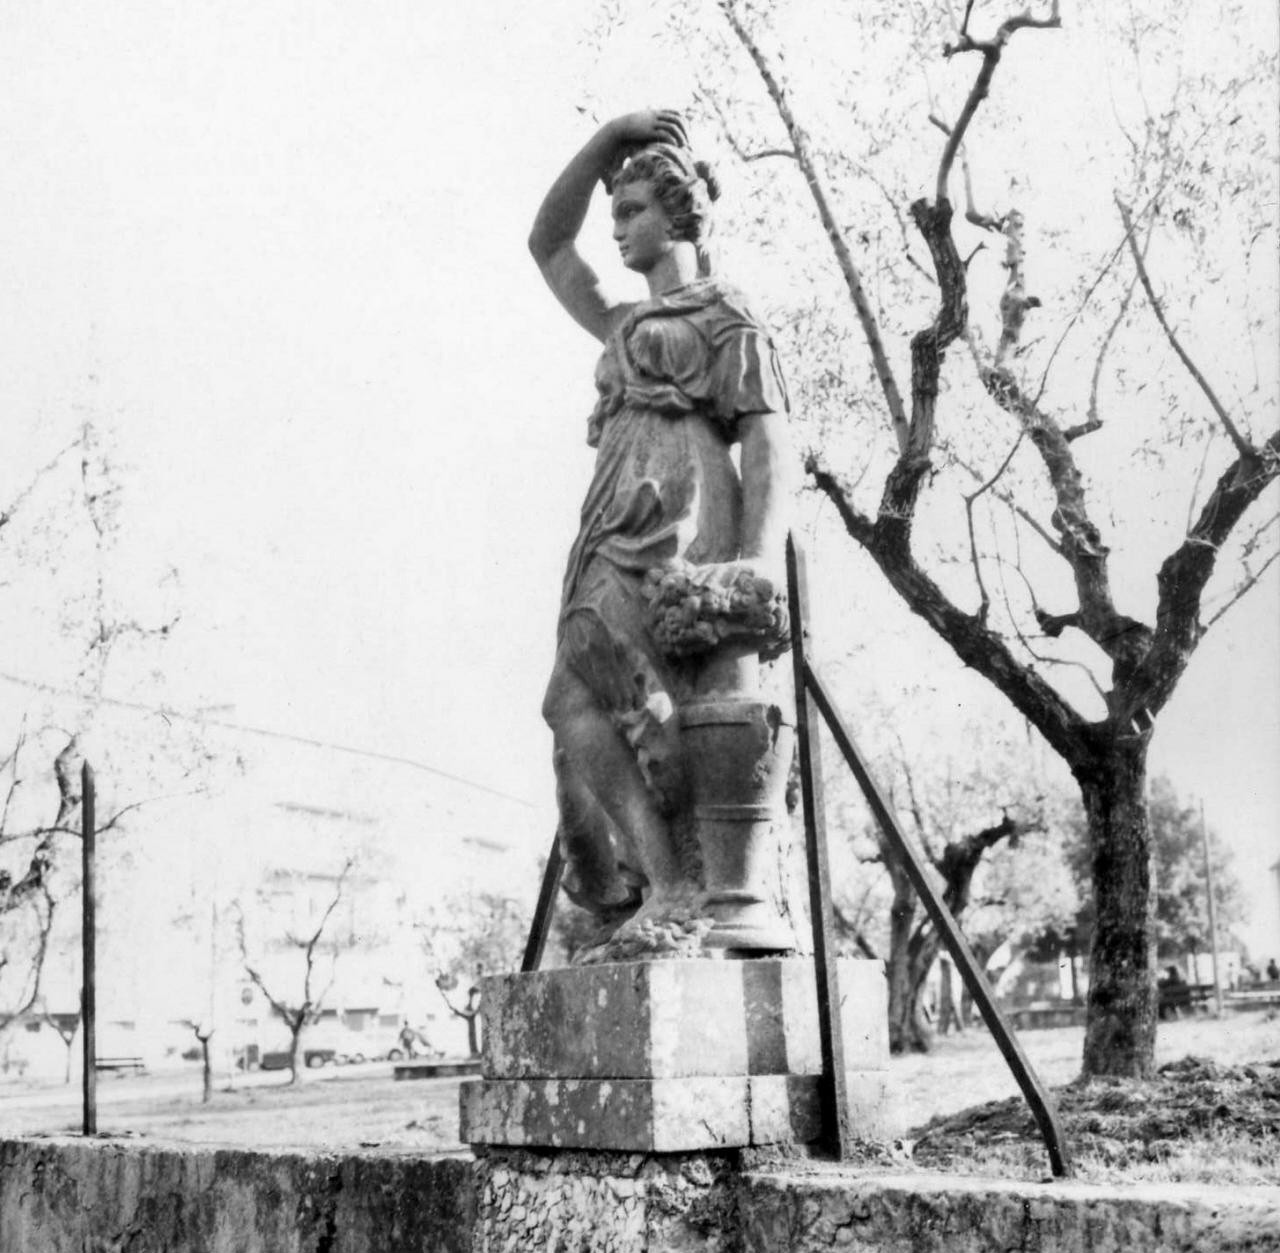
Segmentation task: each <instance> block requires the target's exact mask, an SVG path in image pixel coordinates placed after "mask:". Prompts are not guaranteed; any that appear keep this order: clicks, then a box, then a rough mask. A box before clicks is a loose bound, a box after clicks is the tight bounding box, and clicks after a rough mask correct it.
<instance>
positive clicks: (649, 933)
mask: <svg viewBox="0 0 1280 1253" xmlns="http://www.w3.org/2000/svg"><path fill="white" fill-rule="evenodd" d="M702 901H703V893H702V892H700V891H699V890H698V889H697V888H695V887H693V886H692V885H685V884H681V885H679V886H677V887H675V888H668V889H665V890H661V889H659V890H655V891H654V892H652V893H651V894H650V896H649V898H648V899H647V900H646V901H645V903H644V904H643V905H641V906H640V908H639V909H638V910H636V912H635V913H634V914H633V915H632V916H631V917H630V918H629V919H627V921H626V922H624V923H623V924H622V925H621V926H619V927H618V928H617V929H616V930H614V931H613V932H612V934H610V935H609V936H608V937H607V938H603V939H602V940H601V941H600V942H599V943H597V944H593V945H590V946H589V947H588V946H584V947H583V948H582V949H581V950H579V952H578V953H577V954H576V955H575V957H574V963H575V964H576V965H591V964H594V963H598V962H620V961H657V960H662V959H665V958H678V957H698V956H702V955H703V950H702V940H703V937H704V936H705V935H706V934H707V932H708V931H710V930H711V927H712V921H713V920H712V919H711V918H710V917H709V916H708V915H707V914H706V912H705V911H704V909H703V908H702Z"/></svg>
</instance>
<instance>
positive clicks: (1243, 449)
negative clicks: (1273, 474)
mask: <svg viewBox="0 0 1280 1253" xmlns="http://www.w3.org/2000/svg"><path fill="white" fill-rule="evenodd" d="M1116 208H1117V209H1119V210H1120V220H1121V221H1122V222H1123V223H1124V227H1125V237H1126V239H1127V240H1128V241H1129V252H1130V253H1131V254H1132V256H1133V264H1134V266H1135V267H1136V268H1137V271H1138V279H1139V281H1140V282H1141V283H1142V290H1143V291H1144V292H1146V294H1147V300H1148V301H1149V302H1150V304H1151V311H1152V312H1153V313H1154V314H1155V315H1156V321H1157V322H1159V323H1160V327H1161V329H1162V330H1163V331H1164V333H1165V337H1166V338H1167V339H1168V341H1169V344H1170V346H1171V347H1172V348H1173V351H1174V352H1175V353H1176V354H1177V356H1178V360H1179V361H1181V362H1182V364H1183V365H1184V366H1185V367H1186V369H1187V372H1188V373H1189V374H1190V375H1191V377H1192V378H1193V379H1195V381H1196V383H1197V384H1198V385H1199V387H1200V390H1201V391H1202V392H1203V393H1204V395H1205V399H1206V400H1208V402H1209V405H1210V407H1211V408H1212V409H1213V411H1214V413H1216V414H1217V415H1218V420H1219V421H1220V422H1221V423H1222V426H1223V429H1224V430H1225V431H1226V432H1227V434H1228V435H1229V436H1230V438H1231V442H1232V443H1233V444H1234V445H1235V446H1236V451H1237V452H1238V453H1239V454H1240V455H1241V456H1242V457H1253V456H1256V455H1257V451H1256V450H1255V449H1254V447H1253V445H1252V444H1250V443H1249V441H1248V440H1247V439H1245V438H1244V436H1243V435H1241V434H1240V432H1239V430H1237V429H1236V424H1235V423H1234V422H1232V420H1231V416H1230V414H1228V413H1227V411H1226V409H1224V408H1223V406H1222V402H1221V401H1220V400H1219V399H1218V397H1217V396H1216V395H1215V394H1214V391H1213V388H1212V387H1210V386H1209V381H1208V379H1206V378H1205V376H1204V375H1203V374H1201V373H1200V371H1199V369H1198V368H1197V367H1196V363H1195V362H1194V361H1192V360H1191V358H1190V357H1189V356H1188V355H1187V352H1186V350H1185V349H1184V348H1183V347H1182V345H1181V344H1180V343H1179V342H1178V337H1177V336H1176V335H1175V334H1174V333H1173V327H1171V326H1170V325H1169V321H1168V319H1167V318H1166V317H1165V315H1164V309H1163V308H1162V306H1161V304H1160V301H1159V299H1158V298H1157V297H1156V293H1155V291H1154V290H1153V289H1152V286H1151V278H1150V276H1149V275H1148V274H1147V266H1146V262H1145V260H1144V259H1143V255H1142V253H1140V252H1139V251H1138V247H1137V245H1136V244H1135V243H1134V239H1133V220H1132V218H1131V217H1130V215H1129V209H1128V206H1127V205H1126V204H1125V203H1124V201H1122V200H1121V199H1120V197H1119V196H1117V197H1116Z"/></svg>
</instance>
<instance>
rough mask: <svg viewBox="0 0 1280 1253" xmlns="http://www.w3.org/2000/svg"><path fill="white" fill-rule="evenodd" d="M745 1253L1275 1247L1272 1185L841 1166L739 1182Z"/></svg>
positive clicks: (1275, 1191)
mask: <svg viewBox="0 0 1280 1253" xmlns="http://www.w3.org/2000/svg"><path fill="white" fill-rule="evenodd" d="M743 1187H744V1196H743V1199H742V1212H743V1216H744V1225H745V1233H744V1246H743V1247H744V1253H775V1251H776V1250H779V1249H786V1250H789V1251H790V1253H817V1251H818V1250H826V1249H841V1250H845V1251H846V1253H871V1251H872V1250H875V1253H989V1251H990V1250H993V1249H998V1250H1006V1249H1008V1250H1014V1249H1016V1250H1018V1253H1275V1251H1276V1250H1280V1188H1271V1187H1249V1188H1213V1187H1188V1186H1186V1185H1180V1184H1133V1185H1128V1186H1105V1187H1104V1186H1097V1185H1089V1184H1076V1183H1051V1184H1050V1183H1045V1184H1034V1183H1026V1182H1017V1181H1013V1182H1006V1181H1003V1180H999V1179H967V1178H960V1177H956V1176H937V1175H934V1176H926V1175H901V1176H893V1177H888V1176H883V1175H880V1176H866V1177H863V1178H859V1177H857V1176H856V1175H850V1173H849V1172H847V1171H836V1170H830V1171H826V1172H823V1171H815V1172H805V1173H803V1174H800V1173H796V1172H791V1171H788V1172H776V1173H773V1172H769V1173H763V1172H757V1173H754V1174H751V1175H748V1176H746V1177H745V1178H744V1181H743Z"/></svg>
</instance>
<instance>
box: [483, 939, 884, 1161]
mask: <svg viewBox="0 0 1280 1253" xmlns="http://www.w3.org/2000/svg"><path fill="white" fill-rule="evenodd" d="M839 978H840V992H841V1001H842V1014H841V1023H842V1026H843V1031H844V1044H845V1058H844V1061H845V1076H846V1086H847V1089H848V1100H849V1106H850V1117H851V1122H852V1125H853V1127H854V1129H855V1133H856V1134H857V1135H859V1136H860V1137H862V1138H865V1139H869V1140H871V1139H883V1138H885V1137H886V1136H888V1135H891V1134H892V1133H893V1132H894V1131H895V1130H896V1128H895V1127H894V1126H893V1125H892V1119H891V1118H890V1116H889V1112H888V1109H889V1092H888V1085H887V1082H886V1080H887V1070H888V1061H889V1038H888V1023H887V996H888V993H887V988H886V985H885V981H884V972H883V968H882V966H881V963H880V962H875V961H862V960H855V959H844V960H842V961H841V962H840V965H839ZM482 992H483V997H482V1004H483V1005H484V1012H485V1044H484V1062H483V1074H484V1076H485V1077H484V1078H483V1079H481V1080H478V1081H473V1082H471V1083H467V1084H464V1085H463V1089H462V1096H461V1115H462V1135H461V1138H462V1139H463V1140H465V1141H467V1142H469V1143H471V1144H474V1145H505V1146H515V1147H524V1148H536V1147H546V1148H574V1149H596V1150H602V1149H611V1150H618V1151H622V1152H666V1153H671V1152H683V1151H693V1150H699V1149H720V1148H736V1147H745V1146H748V1145H764V1144H778V1143H787V1142H790V1143H807V1142H810V1141H812V1140H816V1139H817V1138H818V1136H819V1134H820V1131H821V1110H820V1107H819V1098H818V1076H819V1075H820V1073H821V1070H822V1064H821V1048H820V1042H819V1036H818V1015H817V991H816V982H815V975H814V969H813V965H812V963H811V962H810V961H808V960H806V959H804V958H763V959H758V960H752V961H666V962H636V963H617V964H614V965H600V966H587V967H580V968H572V969H564V970H547V971H539V972H536V973H534V974H513V975H500V976H497V977H495V978H491V979H486V980H484V981H483V984H482Z"/></svg>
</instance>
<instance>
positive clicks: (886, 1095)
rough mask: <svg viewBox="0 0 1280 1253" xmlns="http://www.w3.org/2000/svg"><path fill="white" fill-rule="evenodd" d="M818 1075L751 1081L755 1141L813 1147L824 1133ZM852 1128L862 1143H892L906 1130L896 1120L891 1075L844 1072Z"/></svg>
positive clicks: (760, 1078) (753, 1136)
mask: <svg viewBox="0 0 1280 1253" xmlns="http://www.w3.org/2000/svg"><path fill="white" fill-rule="evenodd" d="M820 1082H821V1077H820V1076H819V1075H753V1076H752V1077H751V1143H752V1144H788V1143H791V1144H810V1143H812V1142H813V1141H815V1140H817V1139H818V1138H819V1137H820V1136H821V1135H822V1105H821V1096H820V1087H819V1084H820ZM844 1085H845V1104H846V1106H847V1108H848V1110H849V1128H850V1130H851V1131H852V1133H853V1135H854V1136H855V1137H856V1138H857V1139H859V1140H890V1139H892V1138H893V1137H894V1136H896V1135H899V1134H901V1132H902V1130H903V1128H902V1126H901V1125H900V1123H901V1120H900V1119H899V1118H898V1117H897V1115H896V1113H895V1110H894V1105H893V1101H892V1099H891V1090H890V1086H889V1073H888V1071H884V1070H846V1071H845V1076H844Z"/></svg>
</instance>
